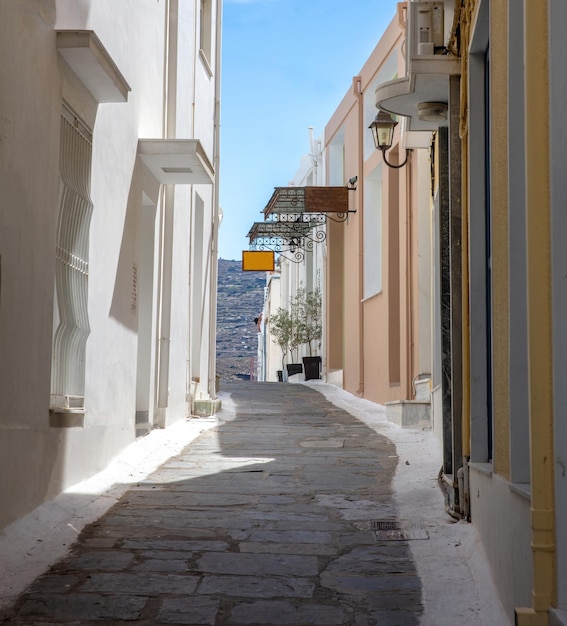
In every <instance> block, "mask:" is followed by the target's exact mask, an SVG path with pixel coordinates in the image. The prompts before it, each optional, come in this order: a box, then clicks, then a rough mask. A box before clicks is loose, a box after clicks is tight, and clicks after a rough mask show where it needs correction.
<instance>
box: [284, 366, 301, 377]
mask: <svg viewBox="0 0 567 626" xmlns="http://www.w3.org/2000/svg"><path fill="white" fill-rule="evenodd" d="M286 368H287V375H288V376H293V375H294V374H301V372H303V366H302V365H301V363H288V364H287V365H286Z"/></svg>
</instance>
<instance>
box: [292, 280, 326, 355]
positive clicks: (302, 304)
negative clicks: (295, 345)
mask: <svg viewBox="0 0 567 626" xmlns="http://www.w3.org/2000/svg"><path fill="white" fill-rule="evenodd" d="M291 308H292V311H293V315H294V316H295V318H296V320H297V333H298V335H299V344H304V343H306V344H307V345H308V346H309V356H313V347H314V346H313V344H314V342H317V341H320V340H321V337H322V334H323V324H322V297H321V292H320V291H319V289H317V290H315V291H307V290H306V289H305V287H303V285H301V286H300V287H299V289H298V290H297V293H296V295H295V297H294V298H292V303H291Z"/></svg>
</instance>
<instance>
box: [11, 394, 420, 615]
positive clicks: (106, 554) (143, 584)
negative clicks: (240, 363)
mask: <svg viewBox="0 0 567 626" xmlns="http://www.w3.org/2000/svg"><path fill="white" fill-rule="evenodd" d="M225 390H227V391H229V392H230V394H231V398H232V401H233V402H234V409H235V410H234V411H233V412H232V413H230V414H229V416H228V417H229V419H228V420H226V421H225V420H224V419H222V417H223V414H221V419H219V420H218V423H217V424H216V425H215V427H213V428H211V429H209V430H207V431H205V432H203V433H202V434H201V435H200V436H199V437H198V438H197V439H196V440H195V441H194V442H192V443H191V444H190V445H189V446H188V447H187V448H186V449H185V450H184V451H183V453H182V454H180V455H179V456H177V457H174V458H172V459H170V460H169V461H168V462H166V463H165V464H164V465H163V466H162V467H161V468H160V469H159V470H157V471H156V472H155V473H153V474H152V475H151V476H150V477H149V478H148V479H147V480H145V481H143V482H140V483H139V484H136V485H134V486H132V487H131V488H130V489H129V490H128V491H127V492H126V494H125V495H124V496H123V497H122V499H121V500H120V501H119V502H118V504H117V505H116V506H114V507H113V508H112V509H111V510H110V511H108V513H106V514H105V515H104V516H103V517H102V518H101V519H99V520H98V521H97V522H95V523H93V524H91V525H90V526H88V527H87V528H86V529H85V530H84V531H83V533H82V534H81V536H80V537H79V540H78V541H77V543H76V544H75V546H74V548H73V550H72V552H71V554H70V556H69V557H68V558H67V559H65V560H63V561H61V562H59V563H58V564H56V565H55V566H54V567H52V568H51V569H50V570H49V571H48V572H47V573H46V574H45V575H44V576H41V577H40V578H38V579H37V580H36V581H35V582H34V584H33V585H32V586H31V588H30V589H29V590H28V591H27V592H26V593H25V594H22V595H21V596H20V598H19V599H18V602H17V604H16V605H15V607H13V609H12V611H11V613H10V614H9V615H8V616H6V617H5V620H4V623H8V624H9V623H12V624H48V623H57V624H93V623H100V622H107V623H108V622H110V623H113V624H122V623H132V622H133V621H134V622H137V623H142V624H156V625H157V624H195V625H196V624H210V625H219V624H226V625H229V624H231V625H232V624H234V625H236V624H260V625H263V626H268V625H271V624H285V625H290V626H301V625H302V624H306V625H314V624H320V625H328V626H331V625H333V626H334V625H353V626H354V625H356V626H362V625H371V624H379V625H381V626H406V625H412V624H415V625H417V624H418V623H419V615H420V614H421V613H422V610H423V609H422V593H421V581H420V579H419V576H418V575H417V573H416V568H415V565H414V562H413V560H412V557H411V553H410V550H409V547H408V541H406V540H400V537H403V533H400V532H393V533H392V532H390V533H388V532H386V533H384V532H380V531H377V530H376V529H380V528H383V527H386V528H388V526H387V525H386V526H384V522H385V521H387V522H394V521H395V520H396V519H397V518H396V508H395V505H394V502H393V498H392V485H391V483H392V477H393V474H394V471H395V467H396V464H397V456H396V449H395V446H394V444H393V443H392V442H391V441H390V440H389V439H388V438H386V437H384V436H382V435H380V434H378V433H377V432H375V431H374V430H372V429H370V428H369V427H368V426H366V425H365V424H364V423H362V422H361V421H359V420H357V419H355V418H354V417H353V416H351V415H349V414H348V413H347V412H345V411H344V410H342V409H339V408H337V407H336V406H334V405H333V404H331V403H330V402H329V401H328V400H326V399H325V398H324V397H323V396H322V395H320V394H319V393H318V392H317V391H316V390H314V389H312V388H309V387H307V386H304V385H291V384H279V383H265V384H260V383H235V384H233V385H226V386H225ZM391 526H392V527H394V528H395V527H396V524H391Z"/></svg>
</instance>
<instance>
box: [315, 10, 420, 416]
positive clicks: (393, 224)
mask: <svg viewBox="0 0 567 626" xmlns="http://www.w3.org/2000/svg"><path fill="white" fill-rule="evenodd" d="M402 41H403V30H402V28H401V27H400V25H399V22H398V17H397V16H396V17H395V18H394V19H393V20H392V22H391V23H390V25H389V27H388V29H387V30H386V32H385V33H384V35H383V37H382V38H381V40H380V41H379V43H378V45H377V46H376V48H375V50H374V51H373V53H372V54H371V55H370V57H369V59H368V61H367V62H366V64H365V65H364V67H363V68H362V69H361V72H360V75H359V76H357V77H355V78H354V79H353V86H352V89H351V90H350V91H349V92H348V93H347V94H346V95H345V97H344V98H343V100H342V102H341V103H340V105H339V107H338V108H337V110H336V111H335V113H334V115H333V116H332V118H331V120H330V121H329V123H328V125H327V128H326V130H325V144H326V146H329V145H330V144H331V143H333V142H334V141H336V138H337V137H338V136H340V137H344V153H343V154H344V176H345V181H343V182H346V180H348V179H349V178H350V177H351V176H358V183H357V190H356V192H353V194H354V204H355V207H356V213H355V214H351V215H350V216H349V219H348V221H347V223H345V224H335V225H331V226H330V228H329V233H328V267H329V276H328V281H327V286H328V291H327V297H328V307H329V309H328V310H329V323H328V343H327V350H328V353H327V360H328V368H329V369H330V370H333V369H342V370H343V380H344V388H345V389H346V390H347V391H349V392H351V393H354V394H357V395H361V396H363V397H365V398H368V399H369V400H372V401H374V402H378V403H382V404H383V403H385V402H388V401H392V400H401V399H411V398H412V388H413V387H412V380H413V378H414V377H415V376H416V375H417V374H418V373H419V371H420V368H419V351H418V343H419V337H418V335H419V307H418V306H417V303H418V281H417V277H418V275H417V264H418V254H417V232H418V230H417V228H418V226H417V220H416V219H415V216H416V206H417V200H416V195H417V194H416V190H417V182H416V181H417V168H416V167H415V166H412V165H408V166H406V167H403V168H401V169H399V170H394V169H389V168H388V167H386V166H385V165H383V166H382V167H381V170H380V171H381V177H382V218H381V239H380V238H379V237H378V238H379V243H377V245H381V248H382V249H381V264H382V267H381V281H380V284H381V288H380V289H379V290H378V292H377V293H372V294H370V295H369V296H368V297H365V293H364V274H363V272H364V254H365V250H364V241H365V237H364V233H365V229H367V228H369V227H370V226H369V225H368V224H365V223H364V215H365V207H364V205H363V202H364V201H365V193H364V191H365V180H367V179H368V180H369V177H372V176H373V175H374V176H376V171H377V169H376V168H378V167H379V166H380V164H381V162H382V158H381V155H380V153H379V151H377V150H374V149H373V150H372V151H371V152H370V153H368V150H367V149H366V148H367V146H365V143H366V144H367V143H368V137H367V135H368V136H369V135H370V131H369V130H368V123H369V120H368V110H365V106H367V103H368V101H369V100H371V99H372V101H373V98H374V90H375V88H376V86H377V81H378V83H379V82H383V81H384V80H387V79H389V78H392V77H393V75H392V76H386V77H385V78H383V77H382V76H383V72H384V71H386V70H385V69H384V68H386V67H387V68H388V70H387V71H391V70H390V69H389V68H390V67H391V65H392V59H394V60H396V59H397V63H398V66H397V67H394V72H393V73H395V71H397V72H398V74H400V73H403V53H402V52H401V51H400V50H401V45H402ZM396 51H397V55H396ZM392 55H394V56H392ZM367 109H368V107H367ZM374 115H375V111H374V113H372V116H374ZM372 118H373V117H372ZM370 121H371V120H370ZM396 141H399V135H398V138H397V140H396ZM365 150H366V151H365ZM397 150H398V149H397V148H396V147H395V146H394V148H393V149H392V150H391V151H390V152H389V156H390V158H392V159H394V160H395V159H396V158H397V157H398V156H399V157H400V158H401V159H402V160H403V158H404V156H405V155H404V150H403V149H402V148H400V149H399V155H396V151H397ZM328 154H330V156H329V157H328V158H330V159H332V158H333V153H332V152H331V151H329V152H328ZM416 162H417V161H416ZM327 165H328V167H329V168H333V164H332V163H328V164H327ZM333 184H336V181H333ZM426 232H427V236H429V232H428V231H427V229H426ZM341 233H342V236H341ZM377 236H378V235H377ZM367 254H368V251H367ZM427 262H429V260H427ZM341 266H342V272H340V273H339V268H340V267H341ZM376 271H380V268H377V269H376ZM339 275H340V276H341V277H342V283H341V284H340V285H339V284H337V276H339ZM339 311H340V313H339Z"/></svg>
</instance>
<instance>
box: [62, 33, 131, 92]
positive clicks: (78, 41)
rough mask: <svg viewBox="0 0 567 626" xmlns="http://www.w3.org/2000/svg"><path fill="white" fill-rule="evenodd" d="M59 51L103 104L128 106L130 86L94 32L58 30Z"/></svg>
mask: <svg viewBox="0 0 567 626" xmlns="http://www.w3.org/2000/svg"><path fill="white" fill-rule="evenodd" d="M57 51H58V52H59V54H60V55H61V56H62V57H63V59H65V61H66V63H67V64H68V65H69V67H70V68H71V69H72V70H73V72H74V73H75V74H76V75H77V76H78V77H79V79H80V81H81V82H82V83H83V84H84V85H85V87H86V88H87V89H88V90H89V91H90V93H91V94H92V96H93V98H94V99H95V100H96V101H97V102H99V103H102V102H126V101H127V100H128V92H129V91H130V86H129V85H128V83H127V82H126V80H125V78H124V76H123V75H122V73H121V72H120V70H119V69H118V67H117V65H116V63H115V62H114V61H113V59H112V57H111V56H110V54H109V53H108V52H107V50H106V49H105V47H104V46H103V45H102V43H101V42H100V39H99V38H98V37H97V36H96V34H95V32H94V31H92V30H58V31H57Z"/></svg>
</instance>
